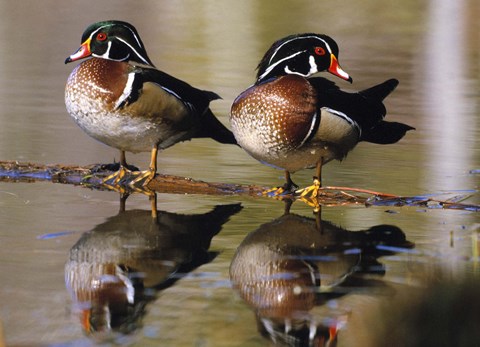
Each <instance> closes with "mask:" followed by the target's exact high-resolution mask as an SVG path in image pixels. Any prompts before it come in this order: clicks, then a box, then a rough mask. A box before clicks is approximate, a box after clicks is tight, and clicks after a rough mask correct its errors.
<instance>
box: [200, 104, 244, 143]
mask: <svg viewBox="0 0 480 347" xmlns="http://www.w3.org/2000/svg"><path fill="white" fill-rule="evenodd" d="M195 137H210V138H212V139H214V140H215V141H218V142H220V143H225V144H231V145H236V144H237V140H235V136H233V133H232V132H231V131H230V130H228V129H227V128H226V127H225V126H224V125H223V124H222V123H221V122H220V121H219V120H218V119H217V117H215V115H214V114H213V113H212V111H211V110H210V109H209V108H208V109H207V110H205V112H204V113H203V115H202V117H201V123H200V130H199V131H198V132H197V134H196V135H195Z"/></svg>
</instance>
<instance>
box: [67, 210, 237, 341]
mask: <svg viewBox="0 0 480 347" xmlns="http://www.w3.org/2000/svg"><path fill="white" fill-rule="evenodd" d="M241 209H242V207H241V206H240V204H230V205H218V206H215V207H214V208H213V209H212V210H211V211H209V212H208V213H204V214H194V215H189V214H177V213H170V212H165V211H157V214H156V215H157V216H156V218H152V211H149V210H130V211H128V210H124V209H121V210H120V212H119V213H118V214H117V215H115V216H113V217H110V218H108V219H107V220H106V221H105V222H104V223H102V224H99V225H97V226H96V227H95V228H93V229H92V230H91V231H89V232H86V233H84V234H83V235H82V236H81V237H80V239H79V240H78V241H77V243H76V244H75V245H74V246H73V247H72V248H71V249H70V253H69V259H68V261H67V263H66V265H65V283H66V287H67V289H68V291H69V292H70V295H71V297H72V300H73V305H74V311H75V312H77V313H78V315H79V318H80V321H81V324H82V328H83V330H84V331H85V332H86V333H87V334H91V335H94V336H95V337H100V338H114V337H115V335H116V334H118V333H119V334H120V335H123V334H129V333H132V332H134V331H136V330H137V329H138V328H139V327H141V325H142V317H143V316H144V315H145V313H146V308H147V306H148V304H149V302H151V301H152V300H154V299H156V297H157V295H158V293H159V291H161V290H164V289H166V288H168V287H170V286H172V285H173V284H174V283H175V282H176V281H178V280H179V279H180V278H182V277H183V276H185V275H186V274H188V273H189V272H191V271H193V270H194V269H195V268H197V267H199V266H201V265H203V264H206V263H209V262H211V261H212V260H213V259H214V258H215V257H216V256H217V254H218V253H217V252H212V251H209V248H210V243H211V241H212V238H213V237H214V236H215V235H217V234H218V233H219V232H220V230H221V229H222V226H223V224H224V223H226V222H227V221H228V220H229V218H230V217H231V216H233V215H234V214H236V213H238V212H239V211H240V210H241Z"/></svg>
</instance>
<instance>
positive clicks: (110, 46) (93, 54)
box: [92, 41, 130, 61]
mask: <svg viewBox="0 0 480 347" xmlns="http://www.w3.org/2000/svg"><path fill="white" fill-rule="evenodd" d="M107 45H108V48H107V51H106V52H105V53H103V54H102V55H98V54H95V53H92V56H94V57H97V58H103V59H108V60H113V61H126V60H128V58H129V57H130V53H129V54H127V55H126V56H125V57H123V58H120V59H113V58H112V57H110V49H111V48H112V41H108V43H107Z"/></svg>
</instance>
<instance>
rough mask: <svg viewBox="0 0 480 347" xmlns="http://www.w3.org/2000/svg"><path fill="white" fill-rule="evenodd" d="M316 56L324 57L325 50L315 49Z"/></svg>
mask: <svg viewBox="0 0 480 347" xmlns="http://www.w3.org/2000/svg"><path fill="white" fill-rule="evenodd" d="M315 54H316V55H325V50H324V49H323V48H322V47H315Z"/></svg>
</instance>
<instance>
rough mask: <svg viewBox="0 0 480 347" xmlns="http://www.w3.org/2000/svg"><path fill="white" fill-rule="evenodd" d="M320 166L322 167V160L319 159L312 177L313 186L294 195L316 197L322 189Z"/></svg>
mask: <svg viewBox="0 0 480 347" xmlns="http://www.w3.org/2000/svg"><path fill="white" fill-rule="evenodd" d="M322 166H323V158H320V160H319V161H318V162H317V166H316V168H315V176H314V177H313V184H312V185H311V186H308V187H305V188H303V189H299V190H297V191H296V193H299V194H300V197H302V198H303V197H309V198H316V197H317V196H318V192H319V190H320V188H321V187H322Z"/></svg>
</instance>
